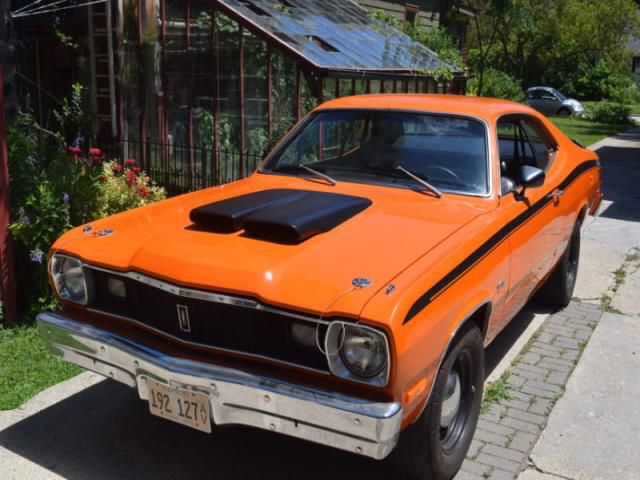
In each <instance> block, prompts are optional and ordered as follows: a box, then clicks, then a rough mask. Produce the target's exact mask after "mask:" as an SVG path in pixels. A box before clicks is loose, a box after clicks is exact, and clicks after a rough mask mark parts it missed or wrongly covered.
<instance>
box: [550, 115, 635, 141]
mask: <svg viewBox="0 0 640 480" xmlns="http://www.w3.org/2000/svg"><path fill="white" fill-rule="evenodd" d="M550 120H551V121H552V122H553V123H554V124H555V125H556V127H558V128H559V129H560V130H562V132H563V133H564V134H565V135H566V136H567V137H569V138H572V139H575V140H577V141H578V142H580V143H581V144H582V145H587V146H588V145H593V144H594V143H596V142H598V141H600V140H602V139H603V138H606V137H610V136H612V135H616V134H617V133H620V132H622V131H624V130H626V129H627V128H628V126H627V125H625V124H610V123H598V122H593V121H590V120H585V119H584V118H578V117H574V116H571V117H551V118H550Z"/></svg>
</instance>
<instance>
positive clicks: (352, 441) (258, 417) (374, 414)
mask: <svg viewBox="0 0 640 480" xmlns="http://www.w3.org/2000/svg"><path fill="white" fill-rule="evenodd" d="M38 327H39V329H40V333H41V335H42V337H43V338H44V339H45V341H46V342H47V343H48V344H49V348H50V349H51V351H52V352H53V353H54V354H56V355H58V356H60V357H61V358H62V359H64V360H65V361H67V362H69V363H74V364H76V365H79V366H81V367H83V368H86V369H87V370H92V371H94V372H97V373H99V374H101V375H104V376H105V377H109V378H113V379H114V380H117V381H119V382H122V383H124V384H126V385H129V386H130V387H132V388H137V390H138V394H139V395H140V398H141V399H143V400H147V399H148V396H147V387H146V380H145V379H146V378H152V379H154V380H156V381H158V382H162V383H166V384H168V385H171V386H174V387H178V388H182V389H187V390H193V391H197V392H200V393H204V394H206V395H207V396H208V398H209V403H210V406H211V414H212V418H213V422H214V423H215V424H217V425H222V424H237V425H248V426H252V427H257V428H263V429H265V430H270V431H274V432H279V433H282V434H285V435H291V436H293V437H298V438H302V439H305V440H309V441H312V442H316V443H320V444H323V445H328V446H332V447H335V448H339V449H342V450H347V451H350V452H354V453H358V454H361V455H364V456H367V457H372V458H376V459H382V458H384V457H386V456H387V455H388V454H389V453H390V452H391V450H393V447H394V446H395V444H396V442H397V439H398V435H399V432H400V424H401V422H402V407H401V405H400V404H399V403H375V402H371V401H368V400H363V399H360V398H354V397H348V396H345V395H341V394H338V393H333V392H330V391H325V390H320V389H314V388H310V387H307V386H301V385H295V384H291V383H285V382H281V381H279V380H276V379H273V378H269V377H263V376H258V375H254V374H250V373H246V372H243V371H240V370H234V369H230V368H226V367H221V366H217V365H212V364H209V363H202V362H196V361H192V360H185V359H180V358H175V357H171V356H167V355H165V354H164V353H161V352H159V351H157V350H154V349H151V348H149V347H145V346H144V345H141V344H139V343H137V342H134V341H132V340H129V339H127V338H124V337H121V336H119V335H116V334H114V333H111V332H108V331H106V330H103V329H100V328H95V327H92V326H89V325H86V324H84V323H81V322H78V321H76V320H71V319H69V318H66V317H64V316H62V315H59V314H56V313H41V314H40V315H38Z"/></svg>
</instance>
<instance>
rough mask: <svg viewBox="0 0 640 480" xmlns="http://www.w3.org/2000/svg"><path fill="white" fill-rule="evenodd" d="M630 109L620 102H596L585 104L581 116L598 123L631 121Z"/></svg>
mask: <svg viewBox="0 0 640 480" xmlns="http://www.w3.org/2000/svg"><path fill="white" fill-rule="evenodd" d="M629 115H631V109H630V108H629V107H627V106H625V105H623V104H622V103H614V102H596V103H592V104H590V105H587V107H586V108H585V111H584V114H583V117H584V118H586V119H587V120H591V121H592V122H599V123H618V124H625V123H631V120H630V119H629Z"/></svg>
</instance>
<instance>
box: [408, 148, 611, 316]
mask: <svg viewBox="0 0 640 480" xmlns="http://www.w3.org/2000/svg"><path fill="white" fill-rule="evenodd" d="M599 165H600V162H599V161H598V160H589V161H586V162H583V163H581V164H580V165H578V166H577V167H576V168H575V169H574V170H573V171H572V172H571V173H570V174H569V175H568V176H567V178H565V179H564V180H563V181H562V182H561V183H560V184H559V185H558V186H557V187H556V188H557V189H560V190H565V189H566V188H567V187H568V186H569V185H571V184H572V183H573V182H574V181H575V180H576V179H577V178H578V177H579V176H580V175H582V174H583V173H584V172H586V171H587V170H591V169H592V168H594V167H597V166H599ZM556 188H554V189H553V190H551V192H549V193H547V194H546V195H545V196H544V197H542V198H541V199H540V200H538V202H536V203H535V204H533V205H532V206H531V207H530V208H528V209H527V210H526V211H524V212H522V213H521V214H520V215H518V216H517V217H516V218H514V219H513V220H511V221H510V222H509V223H507V224H506V225H505V226H504V227H502V228H501V229H500V230H498V231H497V232H496V233H495V234H493V235H492V236H491V238H489V240H487V241H486V242H484V243H483V244H482V245H481V246H480V247H478V249H477V250H475V251H474V252H473V253H472V254H471V255H469V256H468V257H467V258H466V259H464V260H463V261H462V262H461V263H460V264H458V266H456V267H455V268H454V269H453V270H451V271H450V272H449V273H448V274H447V275H445V276H444V278H442V279H441V280H440V281H439V282H438V283H436V284H435V285H434V286H433V287H431V288H430V289H429V290H427V292H425V293H424V294H423V295H422V296H421V297H420V298H418V300H416V302H415V303H414V304H413V305H412V306H411V308H410V309H409V311H408V312H407V315H406V317H405V318H404V320H403V322H402V323H403V325H404V324H405V323H407V322H409V321H410V320H411V319H412V318H413V317H415V316H416V315H417V314H418V313H420V312H421V311H422V310H423V309H424V308H425V307H426V306H427V305H429V304H430V303H431V302H432V301H433V300H434V299H435V298H436V297H438V295H440V294H442V293H443V292H444V291H445V290H447V288H449V287H450V286H451V285H452V284H453V282H455V281H456V280H457V279H458V278H459V277H461V276H463V275H464V274H465V273H466V272H467V271H468V270H470V269H471V268H472V267H473V266H475V265H476V264H477V263H478V262H479V261H480V260H482V259H483V258H484V257H486V256H487V255H488V254H489V253H490V252H491V251H492V250H493V249H494V248H495V247H497V246H498V245H499V244H500V243H502V241H503V240H504V239H505V238H507V237H508V236H509V235H510V234H511V233H513V232H514V231H516V230H517V229H518V228H520V227H521V226H522V225H523V224H524V223H526V222H527V221H528V220H529V219H531V218H533V217H534V216H535V215H536V214H537V213H538V212H540V211H541V210H542V209H543V208H544V207H546V206H547V205H548V204H549V203H550V202H551V201H552V200H553V195H552V193H553V191H554V190H556Z"/></svg>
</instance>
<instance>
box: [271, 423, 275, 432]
mask: <svg viewBox="0 0 640 480" xmlns="http://www.w3.org/2000/svg"><path fill="white" fill-rule="evenodd" d="M269 430H271V431H272V432H275V431H276V426H275V424H274V423H271V424H269Z"/></svg>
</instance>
